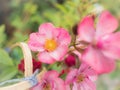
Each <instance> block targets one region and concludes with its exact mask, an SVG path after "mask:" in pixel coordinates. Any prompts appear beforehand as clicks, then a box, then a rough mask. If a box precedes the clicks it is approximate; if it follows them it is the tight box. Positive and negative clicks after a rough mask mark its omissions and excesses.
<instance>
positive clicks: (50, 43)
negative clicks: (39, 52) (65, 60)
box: [45, 39, 57, 51]
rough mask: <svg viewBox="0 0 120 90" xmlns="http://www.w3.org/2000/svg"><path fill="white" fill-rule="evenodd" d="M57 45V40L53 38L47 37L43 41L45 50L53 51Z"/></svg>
mask: <svg viewBox="0 0 120 90" xmlns="http://www.w3.org/2000/svg"><path fill="white" fill-rule="evenodd" d="M56 47H57V42H56V41H55V40H54V39H47V40H46V42H45V49H46V50H47V51H53V50H55V49H56Z"/></svg>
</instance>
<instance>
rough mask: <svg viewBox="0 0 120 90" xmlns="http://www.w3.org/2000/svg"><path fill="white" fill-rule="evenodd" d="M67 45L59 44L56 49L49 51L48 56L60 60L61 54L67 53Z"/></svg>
mask: <svg viewBox="0 0 120 90" xmlns="http://www.w3.org/2000/svg"><path fill="white" fill-rule="evenodd" d="M67 49H68V47H67V46H65V45H59V46H58V47H57V49H56V50H54V51H53V52H49V54H50V56H51V57H52V58H54V59H55V60H57V61H60V60H61V59H62V58H63V56H64V55H65V54H66V53H67Z"/></svg>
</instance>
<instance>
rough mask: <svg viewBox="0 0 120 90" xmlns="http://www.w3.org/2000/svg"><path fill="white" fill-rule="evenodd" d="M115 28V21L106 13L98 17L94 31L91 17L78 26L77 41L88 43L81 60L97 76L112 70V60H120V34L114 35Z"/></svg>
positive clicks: (113, 66) (113, 62) (113, 65)
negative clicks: (96, 73)
mask: <svg viewBox="0 0 120 90" xmlns="http://www.w3.org/2000/svg"><path fill="white" fill-rule="evenodd" d="M117 27H118V21H117V19H116V18H115V17H114V16H112V15H111V14H110V13H109V12H108V11H104V12H102V13H101V15H100V16H99V19H98V22H97V25H96V30H95V28H94V20H93V18H92V17H91V16H87V17H85V18H84V19H83V20H82V22H81V23H80V24H79V26H78V34H79V40H82V41H85V42H87V43H89V44H88V46H87V47H86V49H85V52H83V54H82V56H81V58H82V60H83V61H84V62H86V63H87V64H88V65H90V66H91V67H92V68H93V69H95V70H96V71H97V72H98V73H99V74H102V73H108V72H111V71H112V70H114V68H115V61H114V60H115V59H118V58H120V42H119V41H120V32H115V33H114V31H115V30H116V29H117Z"/></svg>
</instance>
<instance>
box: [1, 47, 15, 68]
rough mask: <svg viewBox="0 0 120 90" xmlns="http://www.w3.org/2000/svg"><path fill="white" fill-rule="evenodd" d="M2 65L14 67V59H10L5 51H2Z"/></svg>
mask: <svg viewBox="0 0 120 90" xmlns="http://www.w3.org/2000/svg"><path fill="white" fill-rule="evenodd" d="M0 64H4V65H8V66H13V61H12V59H11V58H10V56H9V55H8V53H7V52H6V51H5V50H3V49H0Z"/></svg>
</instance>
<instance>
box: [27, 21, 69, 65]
mask: <svg viewBox="0 0 120 90" xmlns="http://www.w3.org/2000/svg"><path fill="white" fill-rule="evenodd" d="M70 41H71V37H70V35H69V33H68V32H67V31H66V30H65V29H63V28H56V27H54V26H53V25H52V24H51V23H44V24H41V25H40V27H39V31H38V32H36V33H32V34H30V38H29V41H28V45H29V47H30V49H31V50H33V51H38V52H39V55H38V59H39V60H40V61H41V62H43V63H48V64H51V63H54V62H55V61H60V60H61V59H62V58H63V56H64V55H65V54H66V52H67V50H68V45H69V44H70Z"/></svg>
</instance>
